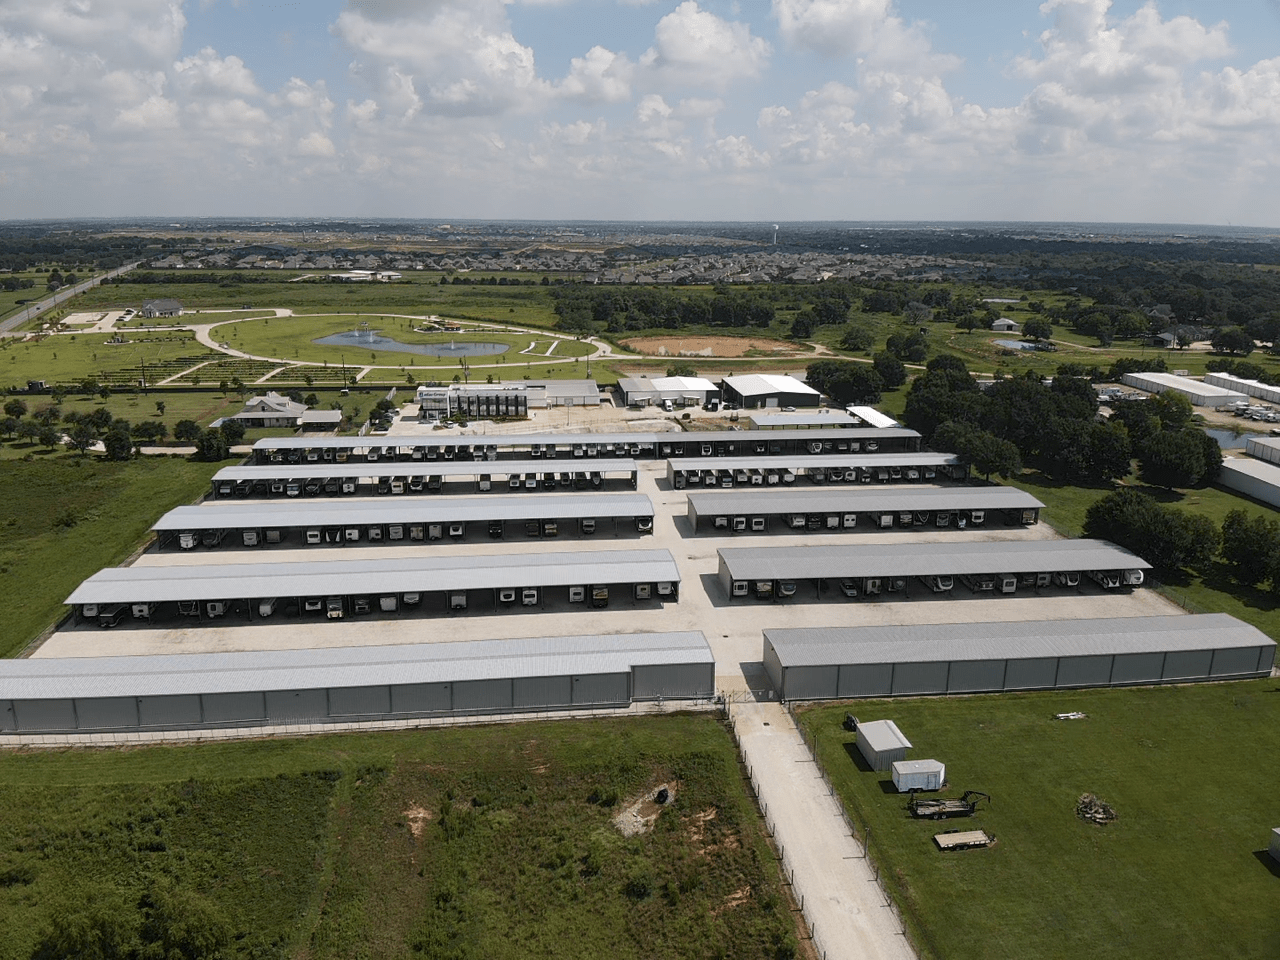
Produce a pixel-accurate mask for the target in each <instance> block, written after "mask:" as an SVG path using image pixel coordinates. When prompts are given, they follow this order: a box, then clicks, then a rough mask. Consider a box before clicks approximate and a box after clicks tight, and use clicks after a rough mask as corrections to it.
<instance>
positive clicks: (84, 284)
mask: <svg viewBox="0 0 1280 960" xmlns="http://www.w3.org/2000/svg"><path fill="white" fill-rule="evenodd" d="M135 267H137V264H136V263H127V264H125V265H124V266H122V267H116V268H115V269H114V270H108V271H107V272H106V273H104V274H103V275H102V276H100V277H90V278H89V279H88V280H81V281H80V282H79V283H77V284H76V285H75V286H73V287H63V288H62V289H60V290H58V291H57V292H56V293H53V294H51V295H50V296H48V297H46V298H45V299H43V300H41V301H39V302H37V303H28V304H27V305H26V306H25V307H24V308H23V309H22V310H21V311H19V312H18V313H15V314H14V315H13V316H12V317H10V318H9V319H8V320H5V321H3V322H0V336H14V333H13V331H14V330H15V329H17V328H18V327H20V326H21V325H22V324H24V323H26V322H27V321H28V320H30V319H31V318H32V317H38V316H40V314H42V313H48V312H49V311H50V310H52V309H53V308H54V307H56V306H57V305H58V304H60V303H63V302H65V301H67V300H70V299H71V298H72V297H74V296H76V295H78V294H81V293H84V292H85V291H86V290H91V289H92V288H94V287H96V286H97V285H98V284H100V283H101V282H102V281H103V280H107V279H111V278H114V277H118V276H120V275H121V274H122V273H127V272H129V271H130V270H132V269H134V268H135Z"/></svg>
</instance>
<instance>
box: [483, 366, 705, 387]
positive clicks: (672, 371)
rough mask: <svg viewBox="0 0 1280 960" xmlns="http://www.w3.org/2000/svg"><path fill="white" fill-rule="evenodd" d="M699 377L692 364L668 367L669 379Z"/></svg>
mask: <svg viewBox="0 0 1280 960" xmlns="http://www.w3.org/2000/svg"><path fill="white" fill-rule="evenodd" d="M697 375H698V370H697V368H696V367H694V365H693V364H692V363H673V364H672V365H671V366H669V367H667V376H668V377H696V376H697ZM492 382H493V381H490V383H492Z"/></svg>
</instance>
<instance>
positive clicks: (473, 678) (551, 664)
mask: <svg viewBox="0 0 1280 960" xmlns="http://www.w3.org/2000/svg"><path fill="white" fill-rule="evenodd" d="M714 692H715V662H714V658H713V656H712V653H711V650H710V648H709V647H708V646H707V641H706V639H705V638H704V637H703V635H702V634H701V633H699V632H688V633H637V634H617V635H608V636H599V635H595V636H577V637H544V638H536V639H527V640H475V641H469V642H463V643H424V644H405V645H390V646H366V647H340V648H327V649H302V650H272V651H261V652H250V653H211V654H182V655H169V656H141V657H83V658H67V659H63V658H58V659H28V660H5V661H0V733H51V732H59V731H71V730H85V731H91V730H138V729H166V728H170V729H172V728H201V727H229V726H245V725H268V724H297V723H323V722H350V721H358V720H394V719H402V718H407V717H415V716H447V715H451V714H484V713H508V712H516V711H522V710H565V709H575V708H590V707H601V706H609V707H612V706H623V705H626V704H628V703H630V702H631V701H633V700H653V699H658V698H665V699H670V700H680V699H706V698H710V697H711V696H713V695H714Z"/></svg>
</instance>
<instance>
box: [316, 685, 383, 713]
mask: <svg viewBox="0 0 1280 960" xmlns="http://www.w3.org/2000/svg"><path fill="white" fill-rule="evenodd" d="M390 712H391V688H390V687H384V686H376V687H330V688H329V716H331V717H368V716H383V715H385V714H389V713H390Z"/></svg>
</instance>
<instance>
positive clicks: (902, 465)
mask: <svg viewBox="0 0 1280 960" xmlns="http://www.w3.org/2000/svg"><path fill="white" fill-rule="evenodd" d="M725 473H728V474H730V475H732V476H733V477H734V484H733V485H735V486H741V485H743V482H744V481H745V483H746V484H747V485H751V486H771V487H772V486H787V485H789V484H790V483H791V482H792V481H795V480H797V479H801V480H808V481H812V480H814V479H815V478H816V479H820V480H823V481H826V480H831V481H832V482H843V483H854V482H859V481H861V482H866V483H871V482H876V483H887V482H901V481H921V480H923V481H927V482H930V483H932V482H933V481H934V480H963V479H965V478H966V477H968V475H969V467H968V466H967V465H966V464H964V463H962V462H961V460H960V458H959V457H957V456H956V455H955V454H954V453H930V452H927V451H920V452H916V453H862V454H856V453H855V454H818V455H793V456H775V457H762V456H757V457H680V458H677V457H673V458H671V459H669V460H668V461H667V480H668V482H670V483H671V485H672V486H673V487H676V488H678V489H679V488H683V487H686V486H694V485H705V486H709V487H719V486H728V485H729V484H722V483H721V482H720V478H721V477H722V476H723V475H724V474H725ZM788 473H790V474H792V476H791V478H790V479H788V477H787V474H788ZM837 474H839V477H838V479H837V476H836V475H837ZM756 475H761V476H758V477H757V476H756Z"/></svg>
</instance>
